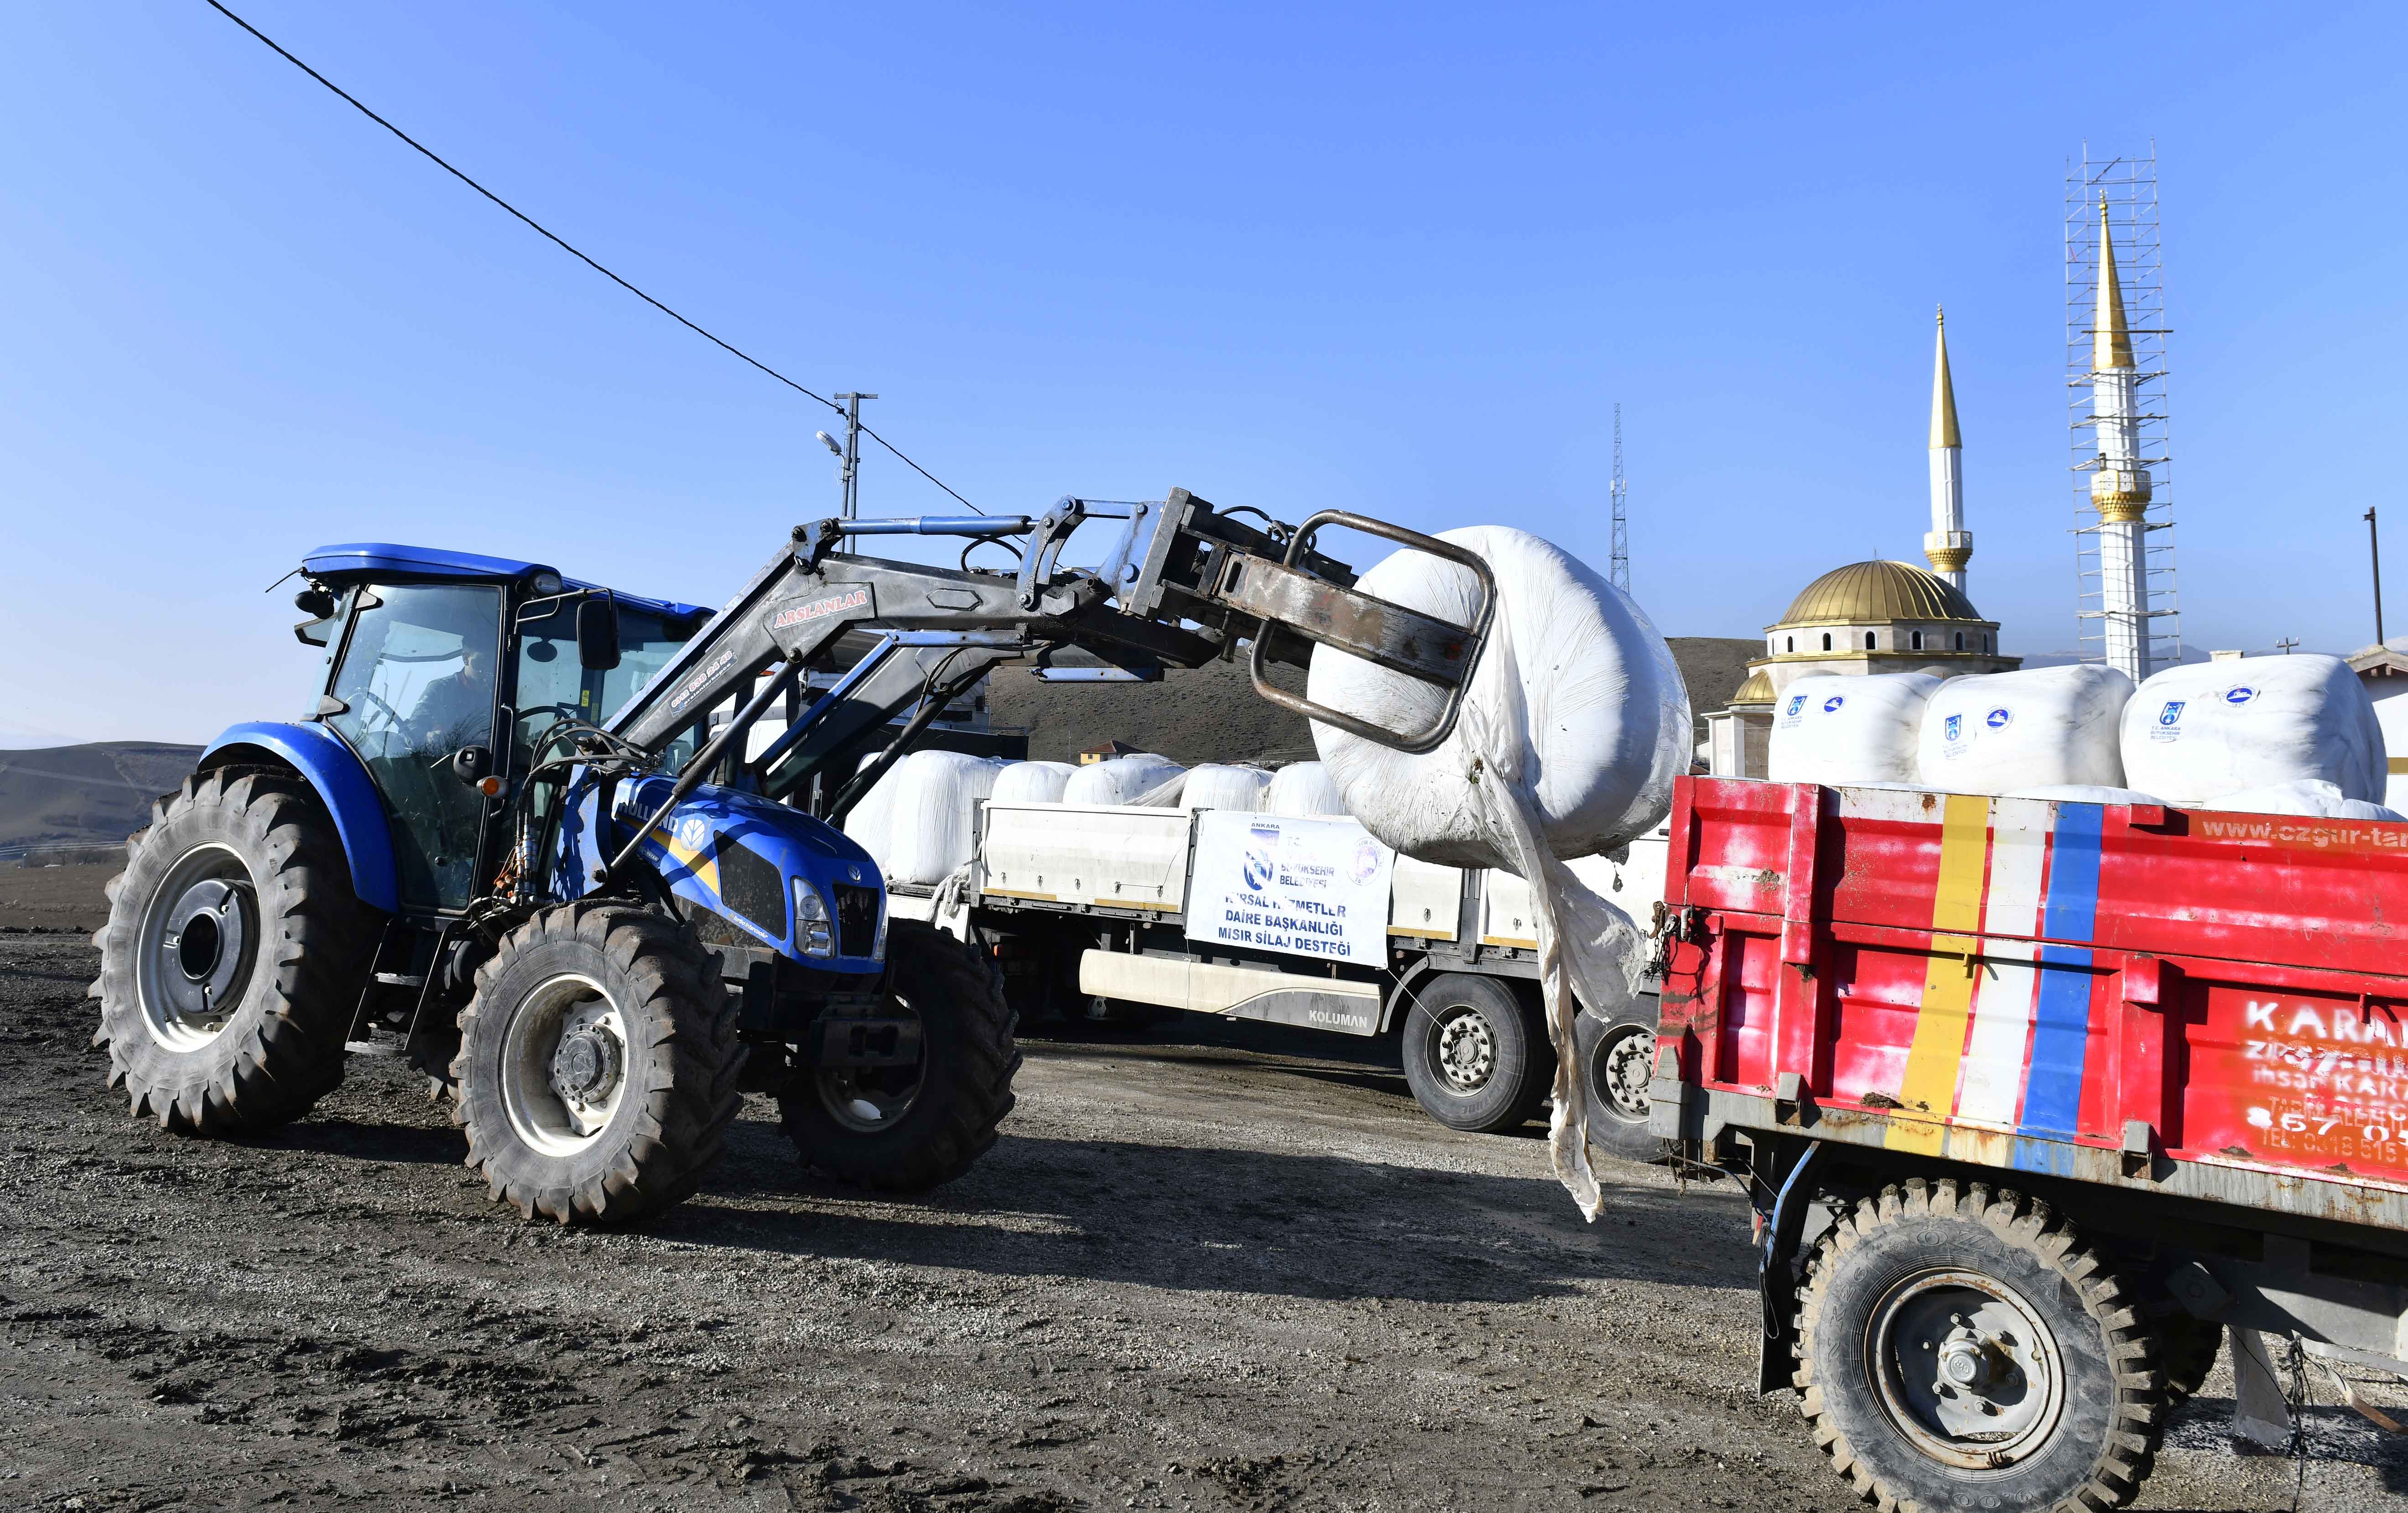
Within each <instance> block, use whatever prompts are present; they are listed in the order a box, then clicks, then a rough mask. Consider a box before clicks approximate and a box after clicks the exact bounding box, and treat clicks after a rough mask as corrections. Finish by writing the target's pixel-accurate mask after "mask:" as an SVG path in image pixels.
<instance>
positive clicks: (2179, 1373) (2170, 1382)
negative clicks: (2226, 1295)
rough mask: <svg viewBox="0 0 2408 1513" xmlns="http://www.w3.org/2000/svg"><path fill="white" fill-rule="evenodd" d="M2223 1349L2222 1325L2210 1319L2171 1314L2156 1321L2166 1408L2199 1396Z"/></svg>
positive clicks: (2185, 1314)
mask: <svg viewBox="0 0 2408 1513" xmlns="http://www.w3.org/2000/svg"><path fill="white" fill-rule="evenodd" d="M2222 1349H2224V1326H2223V1325H2222V1324H2219V1323H2217V1322H2215V1321H2214V1320H2212V1319H2195V1318H2193V1317H2192V1316H2191V1315H2189V1314H2187V1313H2173V1314H2168V1315H2167V1316H2166V1317H2165V1318H2163V1319H2160V1320H2157V1361H2158V1363H2159V1364H2160V1365H2161V1366H2162V1367H2163V1368H2164V1370H2165V1377H2166V1405H2167V1406H2169V1407H2171V1406H2175V1405H2177V1404H2181V1403H2185V1402H2187V1401H2189V1400H2190V1399H2191V1398H2192V1397H2194V1396H2196V1395H2197V1394H2198V1392H2199V1390H2200V1387H2201V1386H2203V1385H2204V1384H2205V1383H2206V1381H2207V1374H2208V1373H2209V1372H2211V1371H2213V1370H2214V1369H2215V1357H2216V1353H2217V1352H2218V1351H2220V1350H2222Z"/></svg>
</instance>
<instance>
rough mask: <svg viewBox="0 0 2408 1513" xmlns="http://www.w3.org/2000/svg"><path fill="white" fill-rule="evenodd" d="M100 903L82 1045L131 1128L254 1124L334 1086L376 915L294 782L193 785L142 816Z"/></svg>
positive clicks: (260, 1125) (225, 776)
mask: <svg viewBox="0 0 2408 1513" xmlns="http://www.w3.org/2000/svg"><path fill="white" fill-rule="evenodd" d="M108 900H109V907H108V924H107V925H105V926H104V927H102V929H101V930H100V931H99V933H98V934H96V935H93V945H95V946H98V947H99V948H100V960H101V967H100V978H99V979H98V980H97V981H95V982H93V985H92V996H93V997H95V998H97V999H99V1000H100V1026H99V1029H98V1030H97V1031H96V1032H95V1033H94V1035H93V1042H92V1043H93V1045H94V1046H104V1047H107V1048H108V1085H109V1086H110V1087H112V1088H115V1087H122V1088H123V1089H124V1090H125V1092H126V1101H127V1106H128V1109H129V1111H130V1112H131V1113H132V1114H133V1115H134V1116H135V1117H136V1118H137V1119H142V1118H149V1119H153V1120H157V1121H158V1124H159V1127H160V1128H161V1129H163V1130H174V1131H177V1132H179V1133H182V1134H188V1135H226V1134H231V1133H233V1132H236V1131H240V1130H264V1129H268V1128H271V1127H273V1126H275V1125H278V1124H282V1123H285V1122H287V1121H288V1120H294V1119H298V1118H299V1117H301V1116H302V1115H303V1114H305V1113H307V1112H308V1110H309V1107H310V1106H311V1105H313V1104H315V1103H316V1102H317V1101H318V1100H319V1099H320V1098H321V1097H323V1096H324V1095H325V1094H326V1093H328V1092H333V1091H334V1090H335V1088H336V1087H337V1086H338V1085H340V1083H341V1082H342V1080H343V1046H344V1042H345V1041H346V1040H347V1039H348V1038H349V1036H350V1033H351V1016H352V1014H353V1012H354V1011H355V1010H356V1009H357V1008H358V1006H359V1001H360V993H361V992H362V990H363V989H364V988H365V987H366V983H367V975H368V970H369V967H370V964H371V963H372V961H373V958H374V954H375V949H376V944H377V930H378V918H379V917H378V916H377V914H376V913H375V911H373V910H371V909H369V908H368V907H367V906H365V905H363V904H361V903H360V902H359V901H358V899H357V898H356V897H355V896H354V895H353V894H352V892H351V867H350V864H348V863H347V862H346V861H345V860H344V857H343V849H342V845H341V843H340V841H339V840H338V839H337V837H336V834H335V826H334V821H333V819H332V817H330V816H329V815H328V814H327V812H326V809H325V806H324V805H323V804H322V802H320V800H319V798H318V796H317V794H316V793H314V792H311V791H310V789H309V788H308V785H307V784H306V783H304V782H302V781H301V780H300V779H298V778H294V777H292V776H290V775H288V774H283V773H279V772H274V771H265V770H249V771H233V770H226V769H219V770H216V771H211V772H203V773H195V774H193V776H192V777H190V778H186V779H184V784H183V787H182V788H181V789H180V790H179V791H178V792H175V793H173V794H170V795H168V796H167V797H165V798H162V799H160V800H159V801H158V802H157V803H155V804H153V805H152V806H151V808H150V825H149V826H148V827H147V828H145V829H143V830H142V831H140V832H138V833H136V835H133V836H131V837H130V838H128V840H127V841H126V843H125V870H124V871H123V872H122V873H119V874H118V875H117V877H116V878H114V879H113V880H111V881H110V883H109V884H108Z"/></svg>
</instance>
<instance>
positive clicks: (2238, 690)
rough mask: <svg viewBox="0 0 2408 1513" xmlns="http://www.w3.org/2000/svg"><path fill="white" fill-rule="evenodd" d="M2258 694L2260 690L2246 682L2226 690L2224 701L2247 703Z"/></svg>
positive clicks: (2228, 702)
mask: <svg viewBox="0 0 2408 1513" xmlns="http://www.w3.org/2000/svg"><path fill="white" fill-rule="evenodd" d="M2256 697H2257V690H2256V689H2254V688H2251V687H2250V686H2249V685H2248V684H2246V683H2243V684H2241V685H2239V686H2237V687H2234V688H2229V689H2226V690H2225V691H2224V702H2225V703H2227V704H2247V703H2248V702H2249V701H2250V700H2251V699H2254V698H2256Z"/></svg>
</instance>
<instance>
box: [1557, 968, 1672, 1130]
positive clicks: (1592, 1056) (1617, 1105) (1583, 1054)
mask: <svg viewBox="0 0 2408 1513" xmlns="http://www.w3.org/2000/svg"><path fill="white" fill-rule="evenodd" d="M1572 1042H1573V1045H1574V1046H1575V1047H1576V1048H1577V1049H1578V1051H1579V1054H1580V1063H1579V1071H1580V1075H1579V1076H1578V1077H1577V1078H1574V1080H1575V1081H1576V1082H1577V1083H1578V1084H1579V1087H1580V1095H1581V1102H1582V1103H1583V1105H1584V1106H1585V1107H1586V1109H1587V1111H1588V1143H1589V1144H1590V1145H1591V1146H1593V1147H1595V1148H1596V1149H1599V1150H1602V1151H1604V1152H1606V1153H1607V1154H1609V1155H1612V1156H1616V1157H1619V1158H1620V1159H1622V1160H1624V1161H1635V1162H1642V1163H1644V1162H1656V1161H1661V1160H1663V1159H1664V1142H1663V1140H1662V1138H1661V1137H1659V1136H1657V1135H1655V1134H1653V1133H1651V1132H1650V1131H1649V1129H1648V1127H1647V1120H1648V1117H1649V1115H1650V1113H1651V1112H1652V1111H1653V1103H1652V1101H1651V1100H1650V1098H1649V1097H1648V1092H1647V1085H1648V1082H1649V1080H1650V1079H1651V1078H1654V1077H1655V1075H1656V998H1655V995H1653V994H1652V993H1640V994H1636V995H1634V996H1633V997H1632V998H1631V1000H1630V1002H1629V1003H1628V1004H1627V1005H1626V1006H1624V1008H1623V1010H1622V1012H1621V1013H1619V1014H1617V1015H1615V1016H1613V1018H1612V1019H1608V1018H1606V1017H1605V1016H1603V1015H1601V1014H1592V1013H1590V1012H1589V1011H1588V1010H1586V1009H1583V1010H1581V1012H1580V1017H1579V1018H1577V1019H1575V1020H1574V1021H1572Z"/></svg>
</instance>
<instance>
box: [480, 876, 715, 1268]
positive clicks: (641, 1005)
mask: <svg viewBox="0 0 2408 1513" xmlns="http://www.w3.org/2000/svg"><path fill="white" fill-rule="evenodd" d="M736 1021H737V1016H736V1006H735V1004H734V1002H733V1001H732V1000H730V999H729V998H728V996H727V994H726V992H725V991H724V989H723V988H722V987H721V985H720V980H719V959H718V958H717V957H716V956H714V955H712V954H711V953H710V951H709V950H708V949H705V948H704V946H703V944H702V941H701V939H700V937H698V936H697V935H695V932H694V927H693V926H692V925H690V924H686V923H683V922H682V921H676V920H671V919H668V918H667V917H665V916H663V915H660V914H657V913H654V912H653V911H652V910H650V909H645V908H638V907H637V906H633V905H628V904H620V903H609V902H600V901H592V902H579V903H572V904H562V905H558V906H554V907H552V908H548V909H546V910H544V911H543V912H542V913H540V914H538V915H537V916H536V917H535V918H534V919H532V920H529V921H527V922H526V923H524V924H523V925H521V926H519V928H518V929H516V930H514V931H512V932H510V934H509V935H508V936H507V937H505V938H504V939H503V941H502V946H501V949H500V950H499V951H498V952H497V953H495V956H494V958H493V960H491V961H489V962H487V963H484V965H483V966H482V967H480V968H479V970H478V972H477V995H476V996H475V997H474V998H472V999H470V1000H469V1002H468V1006H467V1007H466V1008H465V1009H463V1010H461V1013H460V1050H459V1053H458V1055H456V1056H454V1057H453V1058H452V1082H453V1085H454V1086H455V1087H456V1088H457V1089H458V1098H459V1101H458V1103H457V1105H456V1106H454V1108H453V1110H452V1119H453V1120H454V1121H456V1122H457V1123H459V1124H460V1125H461V1126H462V1127H463V1128H464V1129H466V1131H467V1135H468V1156H467V1164H468V1165H469V1167H470V1168H471V1169H472V1170H475V1171H479V1172H481V1173H482V1174H483V1175H484V1178H485V1185H486V1189H487V1191H488V1192H490V1193H491V1194H492V1196H493V1198H494V1201H495V1202H496V1203H507V1204H509V1205H510V1206H512V1207H514V1208H516V1209H517V1210H518V1211H519V1213H520V1214H521V1215H522V1216H523V1217H524V1218H527V1219H533V1218H535V1217H536V1216H537V1215H538V1214H542V1215H544V1216H545V1217H547V1218H550V1219H552V1220H558V1221H559V1222H561V1223H563V1224H589V1223H605V1222H607V1223H611V1224H623V1223H629V1222H633V1221H635V1220H640V1219H644V1218H646V1217H648V1216H650V1215H652V1214H655V1213H658V1212H660V1211H661V1210H662V1209H664V1208H667V1207H669V1206H671V1205H673V1204H676V1203H678V1202H680V1201H681V1200H682V1199H683V1198H685V1197H686V1195H687V1194H689V1193H691V1192H693V1191H694V1190H695V1187H696V1186H698V1185H699V1184H700V1183H701V1181H702V1178H703V1174H704V1172H706V1171H707V1170H708V1169H709V1168H710V1163H711V1162H712V1161H713V1160H715V1159H717V1157H718V1155H719V1147H720V1142H721V1140H722V1138H723V1137H724V1135H726V1133H727V1126H728V1125H729V1124H730V1123H731V1122H733V1121H734V1120H735V1118H736V1112H737V1109H738V1107H739V1106H741V1104H742V1102H743V1100H742V1097H741V1095H740V1094H739V1093H738V1092H737V1086H736V1080H737V1074H738V1071H740V1070H741V1068H742V1066H743V1063H744V1047H743V1045H742V1043H741V1042H739V1041H738V1039H737V1037H736V1031H737V1022H736Z"/></svg>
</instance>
